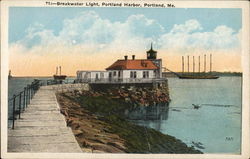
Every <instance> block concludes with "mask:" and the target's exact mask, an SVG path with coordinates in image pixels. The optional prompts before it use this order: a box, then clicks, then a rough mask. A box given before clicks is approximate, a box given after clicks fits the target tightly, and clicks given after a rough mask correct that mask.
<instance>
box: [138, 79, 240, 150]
mask: <svg viewBox="0 0 250 159" xmlns="http://www.w3.org/2000/svg"><path fill="white" fill-rule="evenodd" d="M168 82H169V91H170V97H171V100H172V101H171V102H170V104H169V111H164V112H161V114H160V116H167V118H160V119H158V120H137V121H135V122H136V123H138V124H140V125H144V126H147V127H151V128H154V129H156V130H158V131H161V132H162V133H165V134H169V135H172V136H175V137H176V138H179V139H181V140H182V141H183V142H185V143H186V144H187V145H189V146H192V145H193V146H194V147H196V148H197V149H199V150H201V151H202V152H204V153H230V154H239V153H240V147H241V77H220V78H219V79H217V80H195V79H191V80H190V79H189V80H188V79H178V78H169V80H168ZM192 104H197V105H200V106H201V107H200V108H199V109H194V107H193V105H192ZM203 104H206V105H203ZM162 113H163V115H162ZM164 113H167V115H166V114H165V115H164ZM197 145H198V146H197Z"/></svg>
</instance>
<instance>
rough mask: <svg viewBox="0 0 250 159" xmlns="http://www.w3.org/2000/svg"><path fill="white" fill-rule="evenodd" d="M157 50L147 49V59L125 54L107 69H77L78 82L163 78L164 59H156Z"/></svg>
mask: <svg viewBox="0 0 250 159" xmlns="http://www.w3.org/2000/svg"><path fill="white" fill-rule="evenodd" d="M156 56H157V52H156V51H154V50H153V48H152V44H151V49H150V50H149V51H147V59H135V55H133V56H132V58H131V59H128V56H124V59H119V60H117V61H116V62H114V63H113V64H112V65H110V66H109V67H108V68H106V71H77V81H78V82H91V83H98V82H100V83H112V82H113V83H137V82H138V83H143V82H146V83H149V82H153V80H157V79H161V78H162V60H161V59H156Z"/></svg>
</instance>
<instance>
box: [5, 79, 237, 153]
mask: <svg viewBox="0 0 250 159" xmlns="http://www.w3.org/2000/svg"><path fill="white" fill-rule="evenodd" d="M43 80H44V79H43ZM32 81H33V78H12V79H11V80H9V92H8V95H9V97H11V96H12V95H13V94H15V93H18V92H20V91H22V90H23V88H24V87H25V86H26V85H27V84H30V83H31V82H32ZM241 81H242V78H241V77H237V76H228V77H220V78H219V79H216V80H214V79H213V80H208V79H206V80H200V79H178V78H168V85H169V92H170V98H171V102H170V103H169V105H168V106H162V105H161V106H160V108H157V109H154V108H153V109H151V108H150V109H147V111H154V113H156V114H155V115H156V116H157V117H156V118H154V117H152V113H150V112H149V113H147V114H148V115H151V116H150V117H148V118H144V119H143V120H134V121H133V122H135V123H137V124H139V125H142V126H146V127H150V128H154V129H156V130H158V131H160V132H162V133H164V134H169V135H171V136H174V137H176V138H178V139H180V140H182V141H183V142H184V143H186V144H187V145H189V146H194V147H195V148H196V149H199V150H201V151H202V152H204V153H220V154H239V153H240V151H241V150H240V145H241ZM193 104H194V105H198V106H199V108H198V109H194V106H193ZM11 110H12V107H11V105H9V112H11ZM155 110H157V111H155Z"/></svg>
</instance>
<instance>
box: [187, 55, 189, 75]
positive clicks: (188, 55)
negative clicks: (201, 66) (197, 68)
mask: <svg viewBox="0 0 250 159" xmlns="http://www.w3.org/2000/svg"><path fill="white" fill-rule="evenodd" d="M187 58H188V73H189V55H188V56H187Z"/></svg>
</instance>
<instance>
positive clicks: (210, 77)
mask: <svg viewBox="0 0 250 159" xmlns="http://www.w3.org/2000/svg"><path fill="white" fill-rule="evenodd" d="M179 78H180V79H218V78H219V76H213V75H208V76H179Z"/></svg>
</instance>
